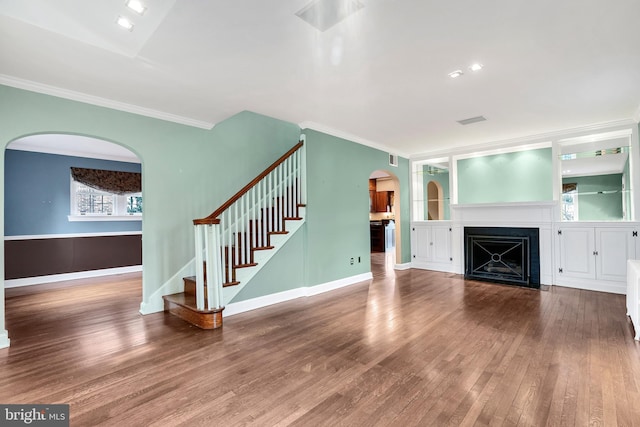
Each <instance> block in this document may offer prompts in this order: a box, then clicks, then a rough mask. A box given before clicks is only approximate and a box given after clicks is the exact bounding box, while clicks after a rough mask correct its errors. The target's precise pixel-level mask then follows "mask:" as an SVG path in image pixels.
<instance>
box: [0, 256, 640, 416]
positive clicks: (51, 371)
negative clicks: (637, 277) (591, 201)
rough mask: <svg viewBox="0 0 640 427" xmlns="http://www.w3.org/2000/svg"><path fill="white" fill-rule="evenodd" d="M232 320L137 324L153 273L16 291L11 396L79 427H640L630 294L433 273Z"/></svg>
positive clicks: (6, 395)
mask: <svg viewBox="0 0 640 427" xmlns="http://www.w3.org/2000/svg"><path fill="white" fill-rule="evenodd" d="M382 255H383V258H382V259H381V258H380V256H375V257H374V260H373V262H372V265H373V270H374V271H373V272H374V280H373V281H368V282H363V283H361V284H356V285H353V286H350V287H347V288H343V289H340V290H337V291H334V292H330V293H325V294H321V295H318V296H315V297H311V298H303V299H298V300H294V301H291V302H287V303H283V304H279V305H275V306H271V307H268V308H265V309H261V310H256V311H252V312H248V313H244V314H240V315H236V316H230V317H227V318H225V320H224V327H223V328H222V329H221V330H214V331H204V330H200V329H198V328H196V327H192V326H190V325H188V324H187V323H185V322H184V321H182V320H180V319H178V318H176V317H173V316H170V315H165V314H164V313H158V314H153V315H148V316H141V315H139V314H138V311H137V310H138V307H139V303H140V295H141V284H140V277H139V276H138V275H135V274H133V275H123V276H116V277H114V278H109V279H93V280H91V281H88V282H87V283H86V285H85V286H68V285H69V284H60V285H46V286H33V287H27V288H17V289H7V290H6V321H7V329H8V330H9V334H10V337H11V344H12V346H11V347H10V348H9V349H4V350H0V366H1V368H0V370H1V372H2V375H1V377H0V402H1V403H69V404H70V405H71V425H72V426H94V425H117V426H146V425H158V426H173V425H186V426H197V425H207V426H210V425H226V426H235V425H247V424H250V425H258V426H285V425H294V426H318V425H326V426H337V425H344V426H372V425H375V426H411V425H425V426H431V425H436V426H440V425H465V426H471V425H478V426H484V425H505V426H515V425H522V426H544V425H549V426H561V425H575V426H587V425H606V426H616V425H619V426H633V425H640V384H639V382H640V344H639V343H637V342H635V341H634V340H633V339H632V337H633V332H632V327H631V325H630V323H629V321H628V320H627V318H626V316H625V303H624V296H621V295H613V294H605V293H597V292H589V291H581V290H575V289H568V288H560V287H552V288H550V290H549V291H547V292H545V291H535V290H530V289H524V288H517V287H509V286H502V285H494V284H485V283H479V282H471V281H464V280H462V278H461V277H460V276H456V275H451V274H445V273H437V272H431V271H423V270H405V271H393V270H384V265H385V264H386V261H385V259H384V254H382Z"/></svg>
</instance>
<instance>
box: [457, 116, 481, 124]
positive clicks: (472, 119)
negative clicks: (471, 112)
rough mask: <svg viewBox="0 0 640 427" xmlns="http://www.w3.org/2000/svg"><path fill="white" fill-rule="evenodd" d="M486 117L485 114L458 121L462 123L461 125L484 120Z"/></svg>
mask: <svg viewBox="0 0 640 427" xmlns="http://www.w3.org/2000/svg"><path fill="white" fill-rule="evenodd" d="M485 120H487V119H485V118H484V116H477V117H471V118H469V119H464V120H458V123H460V124H461V125H463V126H464V125H470V124H471V123H478V122H484V121H485Z"/></svg>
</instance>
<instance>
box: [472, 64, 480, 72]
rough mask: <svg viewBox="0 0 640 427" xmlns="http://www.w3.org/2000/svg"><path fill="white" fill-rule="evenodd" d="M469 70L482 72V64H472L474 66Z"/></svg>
mask: <svg viewBox="0 0 640 427" xmlns="http://www.w3.org/2000/svg"><path fill="white" fill-rule="evenodd" d="M469 69H470V70H471V71H480V70H482V64H478V63H475V64H472V65H471V66H470V67H469Z"/></svg>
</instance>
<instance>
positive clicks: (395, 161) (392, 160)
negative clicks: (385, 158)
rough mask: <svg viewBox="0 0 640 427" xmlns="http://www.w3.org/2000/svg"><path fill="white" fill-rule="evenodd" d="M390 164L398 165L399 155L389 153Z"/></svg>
mask: <svg viewBox="0 0 640 427" xmlns="http://www.w3.org/2000/svg"><path fill="white" fill-rule="evenodd" d="M389 166H395V167H398V155H397V154H391V153H389Z"/></svg>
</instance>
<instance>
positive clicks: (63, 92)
mask: <svg viewBox="0 0 640 427" xmlns="http://www.w3.org/2000/svg"><path fill="white" fill-rule="evenodd" d="M0 84H3V85H6V86H11V87H15V88H18V89H24V90H28V91H31V92H38V93H43V94H45V95H52V96H57V97H59V98H65V99H70V100H72V101H78V102H84V103H85V104H91V105H97V106H99V107H106V108H111V109H113V110H119V111H125V112H127V113H133V114H138V115H140V116H145V117H151V118H154V119H160V120H165V121H168V122H173V123H179V124H182V125H187V126H192V127H196V128H200V129H207V130H209V129H212V128H213V127H214V126H215V123H210V122H204V121H201V120H195V119H191V118H189V117H183V116H178V115H175V114H171V113H166V112H164V111H157V110H152V109H150V108H144V107H140V106H137V105H132V104H127V103H124V102H119V101H114V100H112V99H107V98H101V97H99V96H94V95H88V94H85V93H81V92H76V91H72V90H68V89H62V88H59V87H55V86H49V85H46V84H43V83H38V82H34V81H31V80H25V79H20V78H18V77H13V76H8V75H6V74H0Z"/></svg>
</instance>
